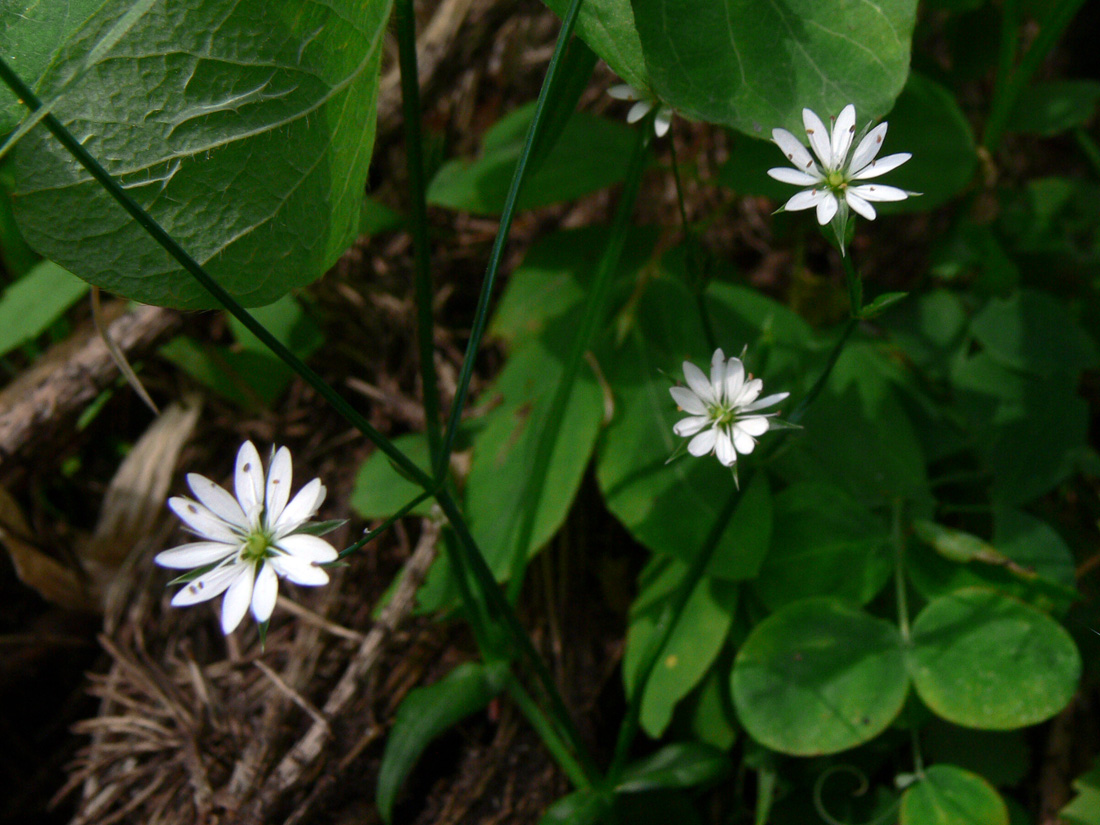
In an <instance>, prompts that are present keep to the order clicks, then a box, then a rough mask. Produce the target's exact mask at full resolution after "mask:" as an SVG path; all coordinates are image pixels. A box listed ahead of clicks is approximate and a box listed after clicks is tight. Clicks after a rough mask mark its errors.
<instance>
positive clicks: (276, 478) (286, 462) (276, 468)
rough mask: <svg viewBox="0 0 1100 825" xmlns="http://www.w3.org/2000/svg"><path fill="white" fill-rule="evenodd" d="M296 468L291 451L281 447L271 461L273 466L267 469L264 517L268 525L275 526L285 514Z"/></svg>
mask: <svg viewBox="0 0 1100 825" xmlns="http://www.w3.org/2000/svg"><path fill="white" fill-rule="evenodd" d="M293 471H294V467H293V464H292V462H291V460H290V450H288V449H287V448H286V447H280V448H279V449H278V451H276V453H275V455H274V456H273V457H272V459H271V466H270V467H268V469H267V494H266V498H265V499H264V501H265V507H264V517H265V518H266V519H267V523H268V525H269V526H270V525H273V524H275V523H276V522H278V520H279V516H281V515H282V514H283V508H284V507H286V502H287V499H289V498H290V481H291V475H292V474H293Z"/></svg>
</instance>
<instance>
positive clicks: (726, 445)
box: [714, 431, 737, 467]
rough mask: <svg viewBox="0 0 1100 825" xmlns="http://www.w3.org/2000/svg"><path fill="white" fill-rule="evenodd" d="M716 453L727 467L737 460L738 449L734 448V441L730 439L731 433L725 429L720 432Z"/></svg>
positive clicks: (715, 446) (715, 448)
mask: <svg viewBox="0 0 1100 825" xmlns="http://www.w3.org/2000/svg"><path fill="white" fill-rule="evenodd" d="M714 454H715V455H716V456H718V460H719V461H720V462H722V463H723V464H724V465H726V466H727V467H732V466H733V462H735V461H737V450H735V449H734V448H733V442H732V441H730V437H729V434H728V433H726V432H725V431H723V432H721V433H719V434H718V441H717V443H715V445H714Z"/></svg>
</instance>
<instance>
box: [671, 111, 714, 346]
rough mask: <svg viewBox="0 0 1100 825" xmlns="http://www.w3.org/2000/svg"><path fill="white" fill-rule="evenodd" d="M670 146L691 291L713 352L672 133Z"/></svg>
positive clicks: (702, 284)
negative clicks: (686, 245) (685, 242)
mask: <svg viewBox="0 0 1100 825" xmlns="http://www.w3.org/2000/svg"><path fill="white" fill-rule="evenodd" d="M668 145H669V153H670V155H671V157H672V179H673V181H675V183H676V202H677V204H678V205H679V208H680V223H681V224H682V225H683V227H684V237H685V238H686V239H687V241H688V248H687V266H688V276H689V280H690V281H691V291H692V294H693V295H694V296H695V304H696V306H697V307H698V308H699V318H700V320H701V321H702V322H703V334H704V335H706V337H707V347H708V348H709V349H710V350H712V351H713V350H715V349H717V348H718V336H717V334H715V332H714V323H713V322H712V321H711V320H710V312H709V311H708V310H707V302H706V300H705V299H704V297H703V294H704V293H705V292H706V288H707V285H706V284H705V283H704V282H703V273H702V272H700V271H699V269H700V267H699V261H698V258H697V253H698V249H697V246H696V244H695V243H694V241H695V229H694V227H693V226H692V225H691V223H690V222H689V221H688V215H687V205H686V204H685V202H684V183H683V181H682V180H681V178H680V162H679V158H678V157H677V155H676V137H675V135H674V134H673V133H672V132H669V135H668Z"/></svg>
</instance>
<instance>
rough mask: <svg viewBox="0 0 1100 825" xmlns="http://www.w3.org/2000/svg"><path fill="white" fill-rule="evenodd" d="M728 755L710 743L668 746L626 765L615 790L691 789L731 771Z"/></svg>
mask: <svg viewBox="0 0 1100 825" xmlns="http://www.w3.org/2000/svg"><path fill="white" fill-rule="evenodd" d="M730 768H731V765H730V760H729V757H728V756H727V755H726V754H725V753H724V752H723V751H721V750H719V749H718V748H715V747H711V746H710V745H702V744H698V743H680V744H674V745H669V746H667V747H665V748H662V749H661V750H659V751H657V752H656V753H654V754H652V755H651V756H647V757H646V758H645V759H641V760H639V761H637V762H635V763H634V764H632V765H628V766H627V767H626V769H625V770H624V771H623V773H622V776H621V777H620V778H619V783H618V784H617V785H616V786H615V790H616V791H618V792H619V793H638V792H641V791H654V790H658V789H667V788H691V787H694V786H696V785H704V784H708V783H711V782H714V781H716V780H718V779H721V778H722V776H723V775H725V774H727V773H729V772H730Z"/></svg>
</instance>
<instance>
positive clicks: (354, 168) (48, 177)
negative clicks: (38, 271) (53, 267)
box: [0, 0, 390, 307]
mask: <svg viewBox="0 0 1100 825" xmlns="http://www.w3.org/2000/svg"><path fill="white" fill-rule="evenodd" d="M132 5H133V4H132V3H129V2H125V0H108V2H106V3H104V4H102V5H101V6H100V7H99V8H98V9H97V10H96V11H95V13H94V14H92V16H91V17H89V18H88V19H87V20H86V21H84V23H83V25H81V26H79V27H78V28H76V29H75V31H74V32H73V33H72V35H71V37H70V38H69V39H68V41H67V42H65V43H64V44H63V45H62V46H61V47H60V48H58V49H57V51H56V52H55V53H54V55H53V57H52V59H51V60H50V61H49V63H48V64H47V65H46V68H45V70H44V73H43V74H42V76H41V77H28V78H26V79H27V80H28V81H30V82H32V83H33V85H34V87H35V90H36V92H37V94H38V95H39V96H40V97H41V98H42V99H44V100H53V99H54V98H55V97H57V96H58V95H59V94H60V98H59V99H58V100H57V101H56V103H55V105H54V109H53V111H54V114H55V115H56V116H57V117H58V119H59V120H60V121H61V122H62V123H63V124H64V125H65V126H66V128H67V129H68V130H69V131H70V132H71V133H72V134H73V135H74V136H75V137H76V138H77V139H78V140H79V141H80V142H81V143H82V144H83V145H84V147H85V148H86V149H87V150H88V151H89V152H91V154H92V155H93V156H94V157H96V158H97V159H98V160H99V161H100V163H101V164H103V165H104V167H105V168H106V169H107V170H108V171H109V172H110V173H111V174H112V175H113V176H114V177H115V178H116V179H117V180H118V181H119V182H120V183H121V185H122V186H123V187H124V188H125V189H126V190H127V192H128V193H129V194H130V195H131V196H132V197H134V198H135V199H136V200H137V201H138V202H139V203H140V204H141V205H142V206H143V207H144V208H145V209H146V210H148V211H149V212H150V214H151V215H152V216H153V218H154V219H155V220H156V221H157V222H158V223H160V225H161V226H162V227H163V228H164V229H165V230H166V231H168V233H169V234H171V235H172V236H173V237H174V238H175V239H176V240H177V241H178V242H179V243H180V244H181V245H182V246H183V247H184V249H186V250H187V251H188V252H189V253H190V254H191V255H192V256H193V257H194V258H195V259H196V260H197V261H199V262H200V263H202V264H204V265H205V266H206V267H207V268H208V270H209V271H210V272H211V274H212V275H213V276H214V277H215V279H217V280H218V281H219V282H220V283H221V284H222V286H224V287H225V288H226V289H228V290H229V291H230V292H231V293H233V295H234V296H235V297H236V298H237V299H238V300H240V301H241V302H242V303H245V304H249V305H253V306H255V305H260V304H265V303H270V302H271V301H274V300H275V299H277V298H279V297H280V296H281V295H283V294H284V293H285V292H287V291H288V290H289V289H291V288H292V287H295V286H300V285H303V284H307V283H309V282H310V281H313V280H314V279H316V278H317V277H319V276H320V275H321V274H322V273H323V272H324V271H325V270H326V269H327V268H328V267H329V266H331V265H332V263H334V262H335V260H336V258H337V257H338V256H339V254H340V253H341V252H342V251H343V249H344V248H345V247H346V246H347V245H348V244H349V243H350V241H351V240H352V239H353V238H354V236H355V233H356V231H357V227H358V220H359V208H360V205H361V203H362V195H363V186H364V181H365V180H366V174H367V167H368V164H369V163H370V155H371V149H372V147H373V142H374V118H375V110H376V99H377V92H378V66H379V58H380V54H381V42H382V35H383V32H384V28H385V24H386V20H387V18H388V15H389V7H390V3H389V0H377V1H376V2H369V3H361V2H357V1H356V0H328V2H320V0H240V2H237V3H234V4H231V5H229V6H227V5H226V4H224V3H216V2H210V0H191V1H190V2H187V3H182V2H179V3H168V2H164V0H161V1H160V2H156V3H153V4H152V5H151V7H150V8H149V9H148V10H147V11H146V12H145V13H144V14H143V15H141V16H140V18H139V19H137V20H136V22H135V21H127V26H126V27H123V29H120V28H119V25H118V24H119V21H120V20H121V19H122V18H124V17H125V16H126V15H127V13H128V12H129V11H130V9H131V7H132ZM8 13H9V14H14V13H15V12H8ZM4 24H5V21H4V19H3V15H2V14H0V29H2V28H4ZM122 30H124V34H122V36H121V37H118V39H117V40H113V39H114V38H115V37H117V36H118V34H119V32H120V31H122ZM105 41H106V42H112V41H113V45H111V46H110V48H106V49H104V48H102V45H103V43H104V42H105ZM90 54H94V55H95V56H96V58H97V60H96V61H95V62H94V64H93V65H91V66H89V65H88V63H89V61H88V56H89V55H90ZM32 62H33V61H32ZM15 64H16V65H17V66H18V65H20V60H18V59H17V60H16V61H15ZM23 64H24V65H30V63H28V62H27V61H23ZM74 78H75V80H74ZM13 158H14V173H15V185H14V187H13V195H14V198H13V200H14V211H15V215H16V218H17V220H18V221H19V224H20V228H21V229H22V231H23V233H24V235H25V236H26V238H27V240H28V242H29V243H30V244H31V245H32V246H33V247H34V248H35V249H37V250H38V251H39V252H41V253H42V254H43V255H45V256H47V257H49V258H51V259H52V260H54V261H57V262H58V263H59V264H61V265H63V266H65V267H66V268H67V269H69V270H70V271H72V272H73V273H75V274H76V275H79V276H80V277H82V278H84V279H85V280H87V281H89V282H91V283H93V284H95V285H97V286H100V287H103V288H105V289H108V290H111V291H113V292H118V293H120V294H122V295H126V296H127V297H130V298H134V299H136V300H140V301H142V302H145V303H153V304H160V305H165V306H178V307H201V306H212V305H213V303H212V302H213V299H212V298H210V297H209V296H207V295H206V294H205V291H204V290H203V289H202V288H201V287H200V286H199V285H198V284H196V283H195V282H194V281H193V280H192V278H191V276H190V275H188V274H186V273H184V272H183V271H182V270H181V269H180V267H179V266H178V264H177V263H176V262H175V261H174V260H173V259H171V258H170V257H169V256H168V254H167V253H166V252H165V251H164V250H163V249H161V248H160V247H159V246H158V245H157V244H155V243H154V242H153V241H152V240H151V239H150V238H149V237H148V236H147V235H146V234H145V232H144V230H142V229H141V227H139V226H138V225H137V224H135V223H134V222H133V221H132V220H131V219H130V217H129V216H128V215H127V214H126V213H125V212H124V211H123V210H122V208H121V207H120V206H119V205H118V204H117V203H116V202H115V201H114V200H113V199H112V198H111V197H110V195H109V194H108V193H107V192H106V191H105V190H104V189H102V188H101V187H100V185H99V184H98V183H96V182H95V181H94V180H93V179H92V178H91V176H90V175H89V174H88V173H87V172H86V171H85V170H84V169H83V167H81V166H80V165H79V164H78V163H77V162H76V161H75V160H74V159H73V158H72V157H70V156H69V154H68V153H67V152H66V151H65V149H63V148H62V147H61V146H60V144H58V142H57V141H56V140H55V139H54V138H53V137H52V136H51V135H50V134H49V133H48V132H47V131H46V130H45V129H43V128H41V127H37V128H35V129H34V130H33V131H31V132H30V133H29V134H27V135H26V136H25V137H24V138H23V140H22V141H20V143H19V144H18V145H17V146H16V148H15V149H14V152H13Z"/></svg>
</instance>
